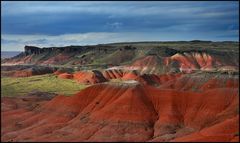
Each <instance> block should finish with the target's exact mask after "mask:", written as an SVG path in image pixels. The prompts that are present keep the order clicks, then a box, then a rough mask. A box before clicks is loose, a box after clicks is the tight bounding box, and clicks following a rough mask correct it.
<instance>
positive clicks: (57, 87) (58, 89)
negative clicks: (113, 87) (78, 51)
mask: <svg viewBox="0 0 240 143" xmlns="http://www.w3.org/2000/svg"><path fill="white" fill-rule="evenodd" d="M85 87H87V85H83V84H79V83H77V82H76V81H74V80H71V79H61V78H57V77H56V76H55V75H52V74H45V75H38V76H31V77H21V78H14V77H1V96H21V95H26V94H28V93H29V92H32V91H41V92H50V93H57V94H63V95H67V96H69V95H73V94H74V93H76V92H78V91H80V90H82V89H84V88H85Z"/></svg>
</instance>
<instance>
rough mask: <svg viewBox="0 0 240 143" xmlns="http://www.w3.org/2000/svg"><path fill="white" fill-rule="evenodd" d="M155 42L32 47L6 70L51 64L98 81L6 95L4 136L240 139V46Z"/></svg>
mask: <svg viewBox="0 0 240 143" xmlns="http://www.w3.org/2000/svg"><path fill="white" fill-rule="evenodd" d="M154 44H156V43H151V44H149V43H148V44H146V43H135V44H132V46H129V43H128V44H110V45H99V46H89V47H80V48H79V47H66V48H63V49H61V48H55V47H53V48H43V49H39V48H37V47H26V48H25V49H26V51H25V53H22V55H19V56H17V57H15V58H12V59H8V60H6V61H5V66H6V67H4V68H5V71H12V69H14V70H16V69H17V70H16V71H21V70H24V69H26V68H24V69H22V68H19V67H18V68H16V66H14V67H11V66H9V64H17V63H25V64H29V65H30V64H41V65H42V66H43V65H44V66H46V64H49V65H50V67H51V68H54V69H51V72H48V73H52V74H54V75H55V76H56V78H64V79H69V80H75V81H77V82H79V83H81V84H88V85H91V86H89V87H87V88H85V89H83V90H81V91H79V92H78V93H76V94H74V95H72V96H64V95H57V96H52V95H48V94H47V93H39V94H38V95H35V94H29V95H26V96H22V97H2V102H1V107H2V108H1V115H2V116H1V117H2V120H1V125H2V127H1V129H2V130H1V140H2V141H68V142H70V141H141V142H146V141H147V142H148V141H149V142H176V141H177V142H178V141H179V142H183V141H184V142H197V141H204V142H215V141H224V142H237V141H239V73H238V70H239V68H238V66H239V61H238V59H237V58H239V56H238V49H236V47H234V44H236V43H224V42H223V43H221V42H219V43H214V42H210V43H208V42H189V43H184V42H183V43H181V42H179V43H178V44H179V45H180V46H179V45H178V46H176V43H175V44H173V45H174V46H176V47H175V48H172V46H173V45H171V44H170V46H169V47H166V45H167V44H169V43H167V44H166V43H165V45H164V46H160V47H158V46H156V45H157V44H156V45H155V47H154ZM181 44H182V46H181ZM228 44H229V45H231V47H230V49H226V46H227V45H228ZM147 46H149V47H147ZM198 46H200V48H197V49H198V50H196V47H198ZM204 46H205V48H204ZM211 46H212V47H211ZM93 49H94V50H93ZM45 53H48V55H51V54H53V53H54V55H55V56H52V57H51V58H48V57H47V56H46V55H47V54H46V55H44V54H45ZM59 53H61V54H59ZM125 53H127V54H125ZM41 56H42V58H40V57H41ZM30 57H31V58H32V59H31V60H27V59H29V58H30ZM33 57H34V58H33ZM36 57H38V60H37V59H36ZM98 62H100V64H99V63H98ZM7 65H8V66H7ZM60 65H65V67H64V68H65V69H63V68H62V67H60ZM76 65H80V66H79V67H76V68H77V69H76V68H75V69H74V70H69V69H68V68H70V67H71V66H76ZM25 66H26V65H25ZM11 68H12V69H11ZM85 68H86V69H85ZM38 71H39V69H38ZM5 74H7V73H5ZM8 74H9V73H8ZM15 74H16V73H15ZM32 75H34V74H32ZM10 76H12V75H10Z"/></svg>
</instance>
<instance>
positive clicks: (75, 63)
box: [2, 41, 239, 74]
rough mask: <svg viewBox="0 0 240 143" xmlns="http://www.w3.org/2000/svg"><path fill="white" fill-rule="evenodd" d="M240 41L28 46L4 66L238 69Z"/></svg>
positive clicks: (162, 70) (145, 70) (144, 70)
mask: <svg viewBox="0 0 240 143" xmlns="http://www.w3.org/2000/svg"><path fill="white" fill-rule="evenodd" d="M238 46H239V43H238V42H211V41H190V42H149V43H148V42H142V43H141V42H137V43H115V44H103V45H93V46H66V47H49V48H39V47H34V46H25V51H24V52H22V53H21V54H19V55H17V56H15V57H13V58H10V59H5V60H3V61H2V65H16V64H17V65H19V64H24V65H26V64H34V65H36V64H37V65H55V66H57V65H58V66H59V65H61V66H65V67H75V68H78V69H85V68H88V69H92V68H98V67H100V68H109V67H113V66H118V67H119V66H124V68H125V69H126V68H129V69H136V70H140V73H141V74H144V73H157V74H159V73H166V72H185V73H190V72H192V71H194V70H207V71H216V70H219V71H225V70H231V71H238V70H239V61H238V59H239V49H238Z"/></svg>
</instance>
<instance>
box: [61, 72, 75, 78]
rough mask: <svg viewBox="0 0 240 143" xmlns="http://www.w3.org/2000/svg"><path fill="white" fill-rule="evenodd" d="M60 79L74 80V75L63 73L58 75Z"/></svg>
mask: <svg viewBox="0 0 240 143" xmlns="http://www.w3.org/2000/svg"><path fill="white" fill-rule="evenodd" d="M58 77H59V78H64V79H72V78H73V75H72V74H69V73H62V74H59V75H58Z"/></svg>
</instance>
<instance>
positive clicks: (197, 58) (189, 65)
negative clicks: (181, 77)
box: [164, 52, 238, 73]
mask: <svg viewBox="0 0 240 143" xmlns="http://www.w3.org/2000/svg"><path fill="white" fill-rule="evenodd" d="M173 61H176V62H177V63H178V65H179V69H180V71H181V72H184V73H191V72H192V71H194V70H205V71H211V70H216V69H217V70H220V71H224V70H232V71H237V70H238V65H236V64H234V63H231V62H230V61H227V59H224V60H222V59H221V58H218V57H214V56H212V55H210V54H208V53H204V52H203V53H199V52H184V53H177V54H175V55H173V56H171V57H166V58H165V59H164V63H165V65H169V64H170V63H171V62H173Z"/></svg>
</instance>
